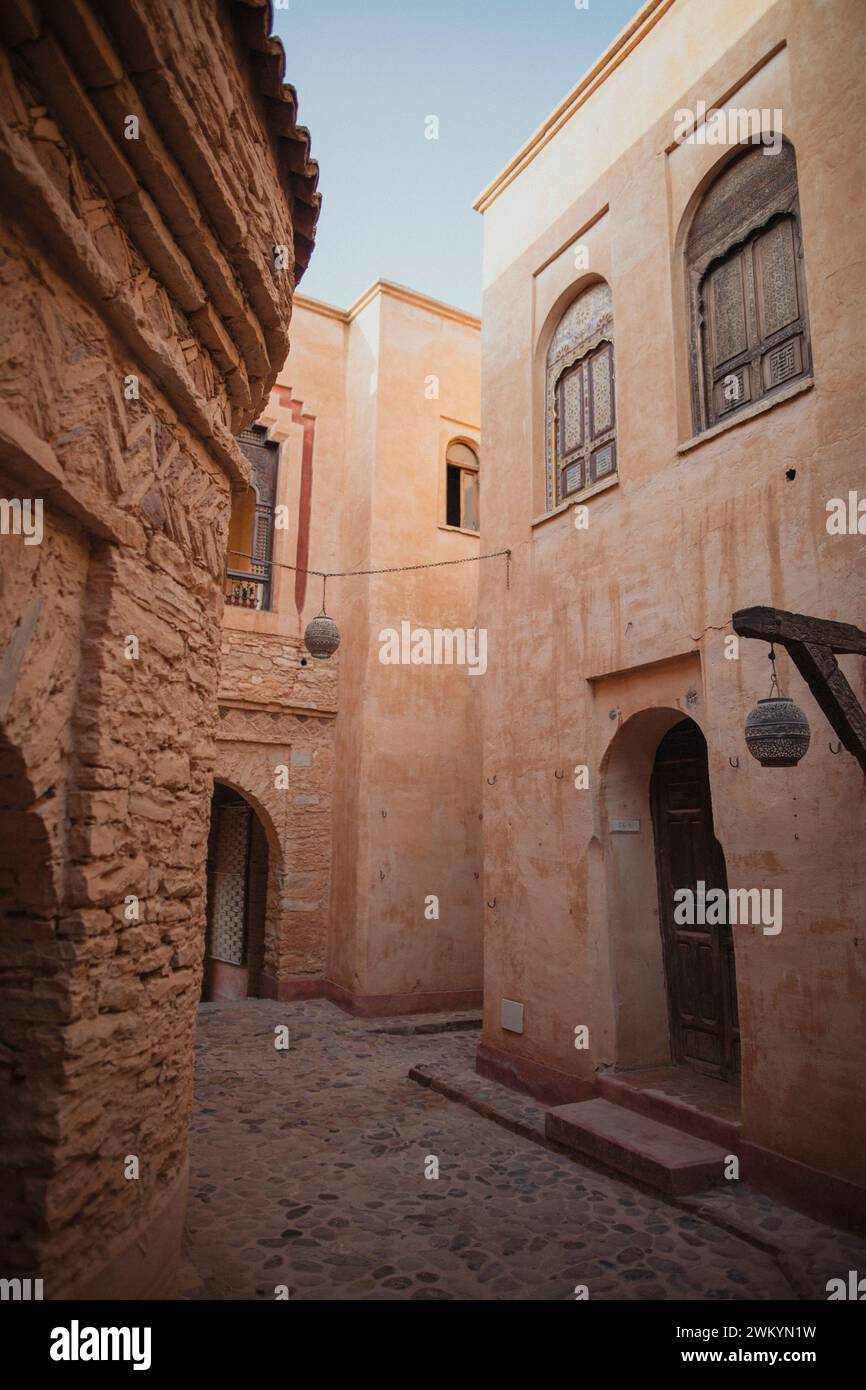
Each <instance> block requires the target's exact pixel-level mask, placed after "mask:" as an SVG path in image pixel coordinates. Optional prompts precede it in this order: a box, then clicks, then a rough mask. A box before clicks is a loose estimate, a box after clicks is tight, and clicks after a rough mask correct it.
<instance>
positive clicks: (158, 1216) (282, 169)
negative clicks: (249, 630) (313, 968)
mask: <svg viewBox="0 0 866 1390" xmlns="http://www.w3.org/2000/svg"><path fill="white" fill-rule="evenodd" d="M270 19H271V16H270V13H269V6H267V5H264V4H262V3H260V0H244V3H240V4H230V3H229V2H228V0H197V3H196V4H195V5H194V6H178V5H173V4H171V3H169V0H127V3H124V4H123V5H108V6H102V5H97V4H91V3H89V2H88V0H70V3H68V4H64V5H55V4H50V3H44V4H41V3H33V2H32V0H6V3H4V5H3V8H2V13H0V40H2V51H0V212H2V221H0V293H2V299H3V306H4V312H3V320H2V329H0V335H2V351H0V497H2V498H4V499H7V500H11V499H21V500H22V501H24V500H25V499H29V500H31V501H35V500H36V499H41V500H42V502H43V506H44V535H43V539H42V542H41V544H25V537H24V536H23V535H20V534H16V533H15V530H14V527H13V526H11V525H10V526H8V527H6V528H5V533H4V534H2V535H0V581H2V614H0V822H2V856H0V906H2V909H3V911H4V913H5V914H6V921H5V924H4V926H3V930H2V933H0V1117H2V1118H0V1183H2V1188H3V1192H4V1202H3V1207H2V1211H3V1215H2V1218H0V1245H2V1251H0V1268H2V1272H3V1273H4V1275H7V1276H12V1275H16V1274H20V1275H22V1276H29V1275H33V1274H36V1273H38V1274H39V1275H41V1276H43V1277H44V1283H45V1297H46V1298H56V1297H62V1296H76V1297H81V1296H101V1295H103V1294H107V1295H110V1296H113V1297H153V1296H160V1295H164V1294H167V1293H170V1292H171V1291H172V1288H173V1281H174V1276H175V1272H176V1266H177V1260H178V1251H179V1241H180V1231H181V1225H182V1220H183V1210H184V1197H185V1187H186V1166H187V1129H188V1123H189V1113H190V1104H191V1087H192V1040H193V1031H194V1027H195V1011H196V1006H197V1003H198V997H199V990H200V972H201V956H202V941H203V933H204V883H205V852H206V840H207V824H208V815H209V807H210V797H211V786H212V776H213V761H214V733H215V725H216V718H217V704H216V694H217V671H218V661H219V649H220V636H221V633H220V624H221V617H222V606H223V605H222V593H221V589H222V576H223V566H224V559H225V547H226V537H227V527H228V518H229V512H230V506H231V493H232V490H233V489H240V488H243V487H245V485H246V479H247V476H248V473H247V464H246V461H245V459H244V457H243V455H242V454H241V452H240V450H239V449H238V447H237V445H236V443H235V441H234V438H233V435H234V434H236V433H237V432H238V431H239V430H240V429H241V428H243V427H244V426H245V425H247V424H248V423H249V422H250V420H251V419H253V418H254V416H255V413H256V411H257V410H258V409H259V408H260V406H261V403H262V402H263V401H264V400H265V399H266V397H267V393H268V391H269V389H270V387H271V384H272V383H273V381H274V378H275V376H276V372H277V370H278V368H279V367H280V366H281V364H282V362H283V360H284V358H285V356H286V351H287V346H288V325H289V319H290V316H291V307H292V296H293V292H294V287H295V284H296V282H297V279H298V278H299V276H300V274H301V272H302V271H303V269H304V267H305V265H306V263H307V261H308V259H309V256H310V252H311V250H312V243H313V238H314V234H315V224H316V218H317V215H318V208H319V199H318V194H317V193H316V183H317V178H318V170H317V167H316V165H315V163H314V162H312V161H311V159H310V156H309V138H308V135H307V132H306V131H305V130H304V129H303V128H301V127H299V126H298V125H297V123H296V97H295V93H294V91H293V89H292V88H291V87H288V86H284V84H283V75H284V54H283V50H282V47H281V45H280V44H279V43H278V42H277V41H276V40H273V39H271V38H269V32H270ZM4 515H5V516H7V517H9V516H14V512H13V511H12V510H11V509H7V511H6V512H5V513H4ZM136 1174H137V1176H136Z"/></svg>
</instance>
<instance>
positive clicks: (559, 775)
mask: <svg viewBox="0 0 866 1390" xmlns="http://www.w3.org/2000/svg"><path fill="white" fill-rule="evenodd" d="M553 775H554V777H555V778H556V780H557V782H561V781H562V779H563V777H564V776H565V773H564V772H563V770H562V768H560V769H559V772H556V771H554V773H553Z"/></svg>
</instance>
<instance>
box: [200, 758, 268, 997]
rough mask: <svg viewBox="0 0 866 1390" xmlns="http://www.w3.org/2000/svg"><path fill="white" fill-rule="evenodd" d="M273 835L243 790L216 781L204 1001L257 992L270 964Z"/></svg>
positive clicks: (209, 877)
mask: <svg viewBox="0 0 866 1390" xmlns="http://www.w3.org/2000/svg"><path fill="white" fill-rule="evenodd" d="M267 897H268V838H267V834H266V831H265V827H264V825H263V824H262V822H261V820H260V818H259V816H258V815H257V814H256V811H255V810H254V808H253V807H252V805H251V804H250V802H249V801H248V800H247V799H246V797H244V796H242V795H241V794H240V792H238V791H236V790H235V789H234V788H232V787H229V786H226V785H224V784H223V783H220V782H215V783H214V790H213V798H212V801H211V823H210V834H209V836H208V855H207V926H206V935H205V954H204V972H203V978H202V996H201V997H202V1001H203V1002H206V1003H209V1002H217V1001H226V1000H230V999H244V998H247V997H248V996H253V997H257V996H258V994H259V990H260V986H261V975H262V966H263V964H264V944H265V916H266V911H267Z"/></svg>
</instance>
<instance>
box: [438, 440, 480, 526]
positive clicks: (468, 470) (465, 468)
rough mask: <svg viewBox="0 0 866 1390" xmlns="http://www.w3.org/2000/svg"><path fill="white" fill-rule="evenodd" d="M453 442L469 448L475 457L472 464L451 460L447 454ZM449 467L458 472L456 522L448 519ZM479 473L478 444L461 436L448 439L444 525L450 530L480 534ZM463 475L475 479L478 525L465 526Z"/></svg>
mask: <svg viewBox="0 0 866 1390" xmlns="http://www.w3.org/2000/svg"><path fill="white" fill-rule="evenodd" d="M455 444H461V445H462V446H463V447H464V448H465V449H468V450H469V452H470V453H471V454H472V456H473V458H474V459H475V463H474V465H473V464H470V463H466V462H460V463H455V462H453V461H452V460H451V459H450V458H449V457H448V455H449V453H450V451H451V449H452V448H453V446H454V445H455ZM451 468H453V469H454V470H455V471H456V472H458V473H459V474H460V521H459V522H458V523H454V522H451V521H449V520H448V470H449V469H451ZM480 474H481V467H480V461H479V458H478V446H477V445H476V444H475V443H474V442H473V441H472V440H469V439H463V438H462V437H456V438H454V439H449V441H448V444H447V446H446V449H445V527H446V529H448V530H451V531H467V532H469V534H470V535H473V536H479V535H480V534H481V476H480ZM465 475H469V476H471V477H474V479H475V486H476V508H477V512H478V525H477V526H467V524H466V521H465V512H464V505H465V503H464V498H465V493H464V476H465Z"/></svg>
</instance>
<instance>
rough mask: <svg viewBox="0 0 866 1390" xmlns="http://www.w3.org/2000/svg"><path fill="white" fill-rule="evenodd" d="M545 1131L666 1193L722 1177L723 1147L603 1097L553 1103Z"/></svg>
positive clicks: (680, 1191) (681, 1191)
mask: <svg viewBox="0 0 866 1390" xmlns="http://www.w3.org/2000/svg"><path fill="white" fill-rule="evenodd" d="M545 1133H546V1135H547V1138H548V1139H552V1140H555V1141H556V1143H558V1144H565V1145H567V1146H568V1147H569V1148H572V1149H576V1150H577V1151H578V1152H579V1153H584V1154H588V1155H589V1157H590V1158H594V1159H596V1160H597V1161H598V1162H599V1163H605V1164H607V1165H608V1167H610V1168H615V1169H616V1170H617V1171H618V1172H620V1173H626V1174H627V1175H628V1176H629V1177H632V1178H636V1179H637V1181H638V1182H643V1183H646V1184H647V1186H649V1187H654V1188H656V1189H657V1190H658V1191H659V1192H665V1193H668V1194H669V1195H670V1196H675V1197H681V1196H683V1195H684V1194H686V1193H689V1192H699V1191H701V1189H703V1188H707V1187H710V1186H712V1184H714V1183H717V1182H719V1181H720V1180H721V1179H722V1178H723V1176H724V1167H725V1159H726V1158H727V1152H726V1150H725V1149H722V1148H719V1147H718V1146H717V1145H715V1144H710V1143H708V1142H707V1140H705V1139H698V1138H696V1137H695V1136H694V1135H691V1134H684V1133H683V1132H682V1130H679V1129H672V1128H671V1126H670V1125H663V1124H660V1123H659V1121H658V1120H652V1119H649V1118H648V1117H647V1116H646V1115H639V1114H637V1113H636V1112H635V1111H634V1110H625V1109H623V1107H622V1106H619V1105H612V1104H611V1103H610V1101H607V1100H580V1101H577V1102H575V1103H574V1104H572V1105H557V1106H556V1107H555V1108H554V1109H552V1110H548V1112H547V1118H546V1121H545Z"/></svg>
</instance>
